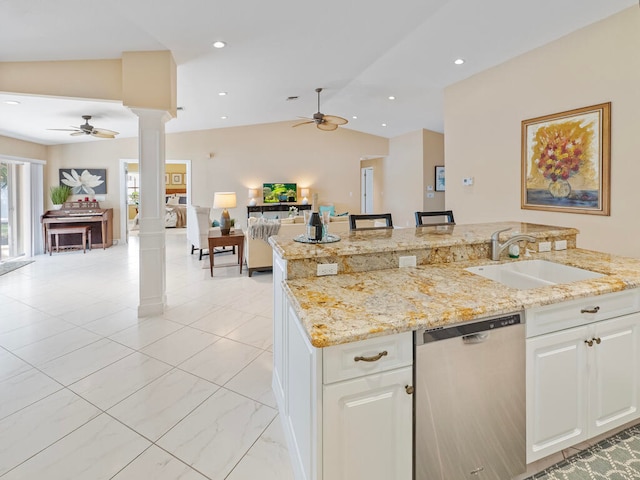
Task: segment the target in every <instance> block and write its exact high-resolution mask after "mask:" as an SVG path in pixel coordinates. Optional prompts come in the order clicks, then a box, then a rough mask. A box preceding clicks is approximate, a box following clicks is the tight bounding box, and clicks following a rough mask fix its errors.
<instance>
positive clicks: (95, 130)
mask: <svg viewBox="0 0 640 480" xmlns="http://www.w3.org/2000/svg"><path fill="white" fill-rule="evenodd" d="M91 134H92V135H94V134H95V135H98V134H105V135H118V132H115V131H113V130H108V129H106V128H96V127H94V128H93V130H92V131H91Z"/></svg>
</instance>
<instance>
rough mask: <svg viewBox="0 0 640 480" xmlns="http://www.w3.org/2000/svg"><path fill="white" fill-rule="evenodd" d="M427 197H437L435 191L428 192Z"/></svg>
mask: <svg viewBox="0 0 640 480" xmlns="http://www.w3.org/2000/svg"><path fill="white" fill-rule="evenodd" d="M427 198H435V194H434V193H433V192H429V193H427Z"/></svg>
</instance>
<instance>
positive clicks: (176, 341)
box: [141, 327, 220, 366]
mask: <svg viewBox="0 0 640 480" xmlns="http://www.w3.org/2000/svg"><path fill="white" fill-rule="evenodd" d="M219 338H220V337H218V336H216V335H212V334H210V333H208V332H203V331H201V330H196V329H195V328H190V327H183V328H182V329H180V330H177V331H176V332H174V333H172V334H170V335H168V336H166V337H164V338H162V339H160V340H158V341H157V342H154V343H152V344H151V345H149V346H147V347H145V348H143V349H142V350H141V351H142V352H143V353H145V354H146V355H150V356H152V357H154V358H157V359H158V360H162V361H163V362H167V363H169V364H171V365H174V366H175V365H179V364H180V363H182V362H184V361H185V360H186V359H187V358H189V357H191V356H193V355H194V354H196V353H198V352H199V351H200V350H202V349H203V348H205V347H207V346H208V345H211V344H212V343H214V342H216V341H217V340H219Z"/></svg>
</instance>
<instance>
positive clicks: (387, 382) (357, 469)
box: [322, 367, 413, 480]
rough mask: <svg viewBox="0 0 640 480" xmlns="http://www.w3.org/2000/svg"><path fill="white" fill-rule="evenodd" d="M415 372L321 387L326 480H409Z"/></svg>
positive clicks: (394, 372) (401, 371)
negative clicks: (412, 392)
mask: <svg viewBox="0 0 640 480" xmlns="http://www.w3.org/2000/svg"><path fill="white" fill-rule="evenodd" d="M412 370H413V369H412V367H403V368H400V369H396V370H392V371H390V372H383V373H377V374H373V375H367V376H365V377H361V378H356V379H353V380H346V381H342V382H338V383H334V384H331V385H325V386H324V387H323V399H322V400H323V424H322V429H323V442H322V443H323V446H324V448H323V472H324V477H323V478H325V479H331V480H389V479H394V480H402V479H406V480H410V479H411V471H412V467H411V462H412V451H413V449H412V415H411V411H412V399H413V397H412V395H410V394H408V393H407V391H406V386H408V385H412V376H413V373H412Z"/></svg>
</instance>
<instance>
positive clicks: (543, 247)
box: [538, 242, 551, 252]
mask: <svg viewBox="0 0 640 480" xmlns="http://www.w3.org/2000/svg"><path fill="white" fill-rule="evenodd" d="M538 251H539V252H550V251H551V242H538Z"/></svg>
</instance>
